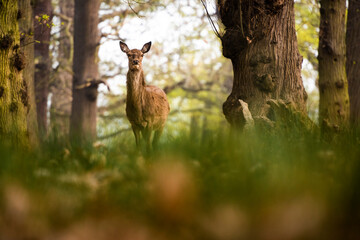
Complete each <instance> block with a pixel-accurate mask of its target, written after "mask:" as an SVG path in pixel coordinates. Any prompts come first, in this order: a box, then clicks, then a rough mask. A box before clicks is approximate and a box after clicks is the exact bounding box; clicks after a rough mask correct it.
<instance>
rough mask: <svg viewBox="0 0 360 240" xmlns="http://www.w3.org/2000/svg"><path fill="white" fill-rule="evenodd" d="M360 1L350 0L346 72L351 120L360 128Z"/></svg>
mask: <svg viewBox="0 0 360 240" xmlns="http://www.w3.org/2000/svg"><path fill="white" fill-rule="evenodd" d="M359 43H360V1H359V0H349V10H348V20H347V28H346V59H347V60H346V73H347V78H348V81H349V98H350V121H351V123H352V124H353V125H354V126H355V127H357V128H360V44H359Z"/></svg>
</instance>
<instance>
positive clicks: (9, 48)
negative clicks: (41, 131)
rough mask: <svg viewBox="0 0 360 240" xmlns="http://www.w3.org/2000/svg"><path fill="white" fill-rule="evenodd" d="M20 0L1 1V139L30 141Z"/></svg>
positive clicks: (21, 141) (19, 141)
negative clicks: (18, 1) (20, 32)
mask: <svg viewBox="0 0 360 240" xmlns="http://www.w3.org/2000/svg"><path fill="white" fill-rule="evenodd" d="M18 16H19V14H18V3H17V1H13V0H2V1H1V2H0V26H1V32H0V138H1V140H0V142H3V141H4V140H10V141H15V142H18V143H27V141H28V138H27V125H26V112H27V107H28V104H29V103H28V92H27V88H26V83H25V82H24V81H23V79H22V70H23V69H24V68H25V65H26V64H25V61H26V60H25V56H24V53H23V52H22V51H21V48H20V34H19V28H18V21H17V20H18V19H17V18H18Z"/></svg>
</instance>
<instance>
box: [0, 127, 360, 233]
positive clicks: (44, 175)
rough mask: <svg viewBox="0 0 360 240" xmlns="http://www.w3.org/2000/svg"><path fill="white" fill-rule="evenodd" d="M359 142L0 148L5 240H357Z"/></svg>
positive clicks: (126, 138) (223, 138)
mask: <svg viewBox="0 0 360 240" xmlns="http://www.w3.org/2000/svg"><path fill="white" fill-rule="evenodd" d="M289 132H290V133H289ZM356 137H357V136H354V134H344V135H339V136H338V138H337V139H336V140H335V141H333V142H331V143H329V142H324V141H321V140H320V139H319V137H318V136H317V135H316V134H311V133H301V131H298V132H297V133H295V131H294V132H293V133H292V134H291V131H277V132H275V133H263V132H253V133H247V134H240V135H238V136H236V137H233V138H230V137H229V136H228V134H227V130H224V129H219V130H218V131H213V132H207V134H206V136H200V134H199V136H196V137H194V136H192V138H189V136H188V134H187V133H185V132H184V133H183V134H177V135H176V136H171V133H168V134H167V135H166V136H164V137H163V139H162V142H161V145H160V148H159V150H158V151H157V152H156V153H154V154H153V155H152V156H150V157H148V158H144V157H142V156H141V154H136V151H135V149H134V140H133V136H132V135H131V133H130V132H129V133H125V134H124V135H120V136H117V137H115V138H113V139H112V140H110V141H106V144H104V145H102V144H95V145H94V146H87V147H82V148H80V147H70V146H68V145H67V144H65V143H64V142H62V141H60V140H56V138H54V139H52V140H49V141H48V142H47V143H45V144H44V146H43V147H42V148H41V149H38V150H36V151H29V150H23V151H21V150H19V149H15V148H14V147H11V146H4V145H2V146H0V158H1V161H0V239H28V238H32V239H68V238H66V236H83V237H82V239H114V238H112V237H110V236H112V235H111V234H113V233H114V232H116V233H118V234H120V235H121V234H123V237H121V238H119V239H356V238H357V237H359V236H360V235H357V234H358V233H357V232H356V227H355V226H356V224H358V223H360V219H359V216H360V213H359V209H360V208H359V204H360V202H359V201H360V196H359V193H358V191H359V189H360V188H359V187H360V177H359V176H360V175H359V174H358V172H359V170H360V144H359V139H358V138H356ZM129 229H130V230H129ZM139 232H140V233H142V234H143V235H141V234H140V233H139ZM136 234H140V235H141V237H143V238H140V237H139V236H138V235H136ZM120 235H119V236H120ZM125 236H127V237H125ZM351 236H352V238H351ZM137 237H139V238H137ZM80 238H81V237H79V238H75V239H80Z"/></svg>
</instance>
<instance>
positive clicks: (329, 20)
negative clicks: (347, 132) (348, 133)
mask: <svg viewBox="0 0 360 240" xmlns="http://www.w3.org/2000/svg"><path fill="white" fill-rule="evenodd" d="M320 4H321V6H320V33H319V34H320V36H319V56H318V59H319V90H320V105H319V124H320V127H321V133H322V135H323V136H325V135H328V134H330V135H331V133H332V132H337V131H339V130H340V129H342V128H343V127H346V126H347V125H348V121H349V95H348V83H347V79H346V70H345V37H344V36H345V12H346V5H345V4H346V1H345V0H321V1H320Z"/></svg>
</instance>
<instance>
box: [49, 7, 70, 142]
mask: <svg viewBox="0 0 360 240" xmlns="http://www.w3.org/2000/svg"><path fill="white" fill-rule="evenodd" d="M59 7H60V14H61V15H60V18H61V26H62V28H63V30H62V31H61V32H60V40H59V52H58V58H57V59H58V62H59V67H58V70H57V74H56V75H55V79H54V84H52V86H51V89H50V90H51V93H52V98H51V108H50V124H51V129H52V130H54V131H55V132H56V133H57V134H58V135H59V136H67V135H68V134H69V128H70V114H71V102H72V78H73V76H72V57H73V47H74V46H73V33H74V25H73V23H74V21H73V19H74V0H63V1H60V2H59Z"/></svg>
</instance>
